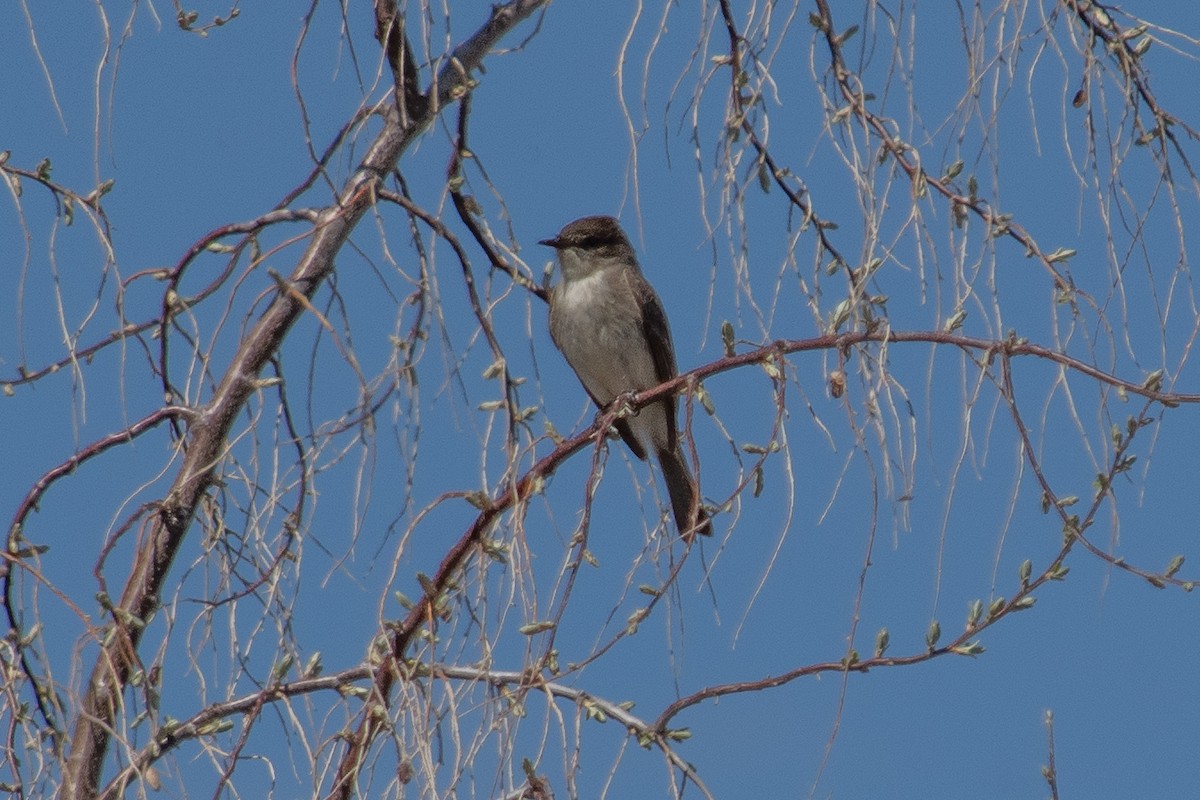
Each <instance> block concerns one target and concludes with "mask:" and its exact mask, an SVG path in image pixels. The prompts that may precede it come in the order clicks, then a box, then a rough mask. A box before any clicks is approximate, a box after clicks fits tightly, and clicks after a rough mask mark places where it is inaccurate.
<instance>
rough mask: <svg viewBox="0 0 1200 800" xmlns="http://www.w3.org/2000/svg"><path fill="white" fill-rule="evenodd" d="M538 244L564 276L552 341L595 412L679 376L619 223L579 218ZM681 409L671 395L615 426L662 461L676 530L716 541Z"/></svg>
mask: <svg viewBox="0 0 1200 800" xmlns="http://www.w3.org/2000/svg"><path fill="white" fill-rule="evenodd" d="M539 244H544V245H547V246H549V247H553V248H554V249H555V251H556V252H557V254H558V266H559V269H560V271H561V272H562V279H561V280H559V282H558V284H557V285H556V286H555V287H554V289H553V290H552V291H551V292H550V337H551V338H552V339H553V340H554V344H555V345H556V346H557V347H558V349H559V350H561V351H562V354H563V356H565V357H566V359H567V363H568V364H569V365H570V366H571V369H573V370H575V374H576V375H578V376H579V380H580V382H581V383H583V388H584V389H586V390H587V393H588V394H589V395H591V398H592V400H593V401H594V402H595V403H596V405H597V406H599V407H600V408H604V407H606V406H607V405H608V404H609V403H611V402H612V401H613V400H615V399H616V398H617V397H619V396H620V395H622V394H626V393H628V392H641V391H644V390H646V389H652V388H654V387H655V386H658V385H659V384H661V383H664V382H665V381H668V380H670V379H671V378H674V377H675V376H676V375H677V374H679V373H678V369H677V368H676V366H675V348H674V347H673V346H672V345H671V329H670V327H669V326H668V324H667V315H666V313H665V312H664V311H663V307H662V302H661V301H660V300H659V299H658V295H656V294H655V293H654V289H653V288H652V287H651V286H650V284H649V283H647V282H646V279H645V278H644V277H643V276H642V270H641V268H640V267H639V266H638V262H637V256H636V255H635V254H634V252H633V246H632V245H630V244H629V239H628V238H627V237H626V236H625V232H624V231H622V230H621V226H620V225H618V224H617V221H616V220H615V219H613V218H612V217H584V218H582V219H577V220H575V221H574V222H572V223H570V224H568V225H567V226H566V227H565V228H563V229H562V230H561V231H559V233H558V235H557V236H555V237H554V238H553V239H543V240H542V241H541V242H540V243H539ZM676 406H677V403H676V399H675V396H674V395H671V396H669V397H664V398H661V399H659V400H656V401H655V402H653V403H651V404H650V405H648V406H646V407H645V408H642V409H641V410H639V411H638V412H637V413H635V414H633V415H630V416H626V417H621V418H619V419H617V420H616V422H615V423H614V425H615V427H616V429H617V432H618V433H619V434H620V435H621V438H622V439H624V440H625V444H627V445H628V446H629V449H630V450H632V451H633V454H634V455H636V456H637V457H638V458H640V459H642V460H645V459H646V455H647V453H648V452H650V451H653V453H654V454H655V456H656V457H657V458H658V463H659V465H660V466H661V467H662V474H663V479H664V480H665V481H666V484H667V494H668V495H669V496H670V498H671V510H672V511H673V512H674V514H675V524H676V525H678V526H679V531H680V533H682V534H683V535H684V538H687V539H690V538H691V537H692V535H693V534H694V533H696V532H699V533H702V534H704V535H706V536H707V535H711V534H712V525H711V523H710V522H709V519H708V514H707V513H705V511H704V509H703V508H702V507H701V505H700V492H699V489H698V487H697V486H696V481H695V479H693V478H692V473H691V470H689V469H688V465H687V461H686V460H684V457H683V450H682V449H681V447H680V441H679V432H678V430H677V429H676V427H675V417H676Z"/></svg>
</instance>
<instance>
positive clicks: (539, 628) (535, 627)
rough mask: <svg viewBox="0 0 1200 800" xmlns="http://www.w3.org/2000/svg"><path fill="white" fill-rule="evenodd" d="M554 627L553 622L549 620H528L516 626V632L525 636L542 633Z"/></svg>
mask: <svg viewBox="0 0 1200 800" xmlns="http://www.w3.org/2000/svg"><path fill="white" fill-rule="evenodd" d="M553 629H554V623H553V622H551V621H550V620H541V621H540V622H530V623H529V624H527V625H522V626H521V627H519V628H517V632H518V633H521V634H523V635H525V636H533V635H534V634H538V633H544V632H546V631H549V630H553Z"/></svg>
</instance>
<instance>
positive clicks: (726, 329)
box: [721, 320, 734, 358]
mask: <svg viewBox="0 0 1200 800" xmlns="http://www.w3.org/2000/svg"><path fill="white" fill-rule="evenodd" d="M733 343H734V331H733V323H731V322H730V321H729V320H725V321H724V322H722V323H721V344H723V345H724V346H725V356H726V358H728V357H731V356H732V355H733Z"/></svg>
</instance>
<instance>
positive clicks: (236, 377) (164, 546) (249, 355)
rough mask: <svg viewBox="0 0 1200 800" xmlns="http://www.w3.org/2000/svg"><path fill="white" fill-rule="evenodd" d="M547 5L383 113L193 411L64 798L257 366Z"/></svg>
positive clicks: (78, 788)
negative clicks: (450, 110) (505, 39)
mask: <svg viewBox="0 0 1200 800" xmlns="http://www.w3.org/2000/svg"><path fill="white" fill-rule="evenodd" d="M545 2H546V0H514V2H511V3H508V4H505V5H501V6H496V7H494V8H493V9H492V12H491V17H490V19H489V20H488V22H487V23H485V24H484V26H483V27H482V28H480V29H479V31H477V32H476V33H475V34H474V35H473V36H472V37H471V38H470V39H468V40H467V41H466V42H464V43H463V44H462V45H460V46H459V47H458V48H456V50H455V51H454V53H453V54H452V55H451V57H450V58H449V59H448V60H447V62H446V63H445V64H444V65H443V67H442V69H441V70H440V71H439V73H438V75H437V76H436V78H435V79H434V83H433V85H432V86H431V87H430V89H429V90H428V92H426V94H425V96H424V97H425V100H426V102H425V103H424V104H422V105H423V111H424V113H423V114H422V115H421V116H420V117H419V118H413V119H410V120H408V121H407V122H405V121H404V120H402V118H401V115H400V113H399V111H398V110H397V109H396V107H395V106H390V107H389V109H388V112H387V118H386V123H385V125H384V127H383V130H381V131H380V133H379V136H378V137H377V138H376V139H375V141H374V142H373V143H372V144H371V147H370V149H369V150H368V152H367V154H366V156H365V157H364V158H363V161H362V163H361V164H360V166H359V167H358V169H356V170H355V171H354V174H353V175H351V176H350V178H349V179H348V180H347V181H346V183H345V185H344V187H343V188H342V190H341V192H340V194H339V196H338V198H337V202H336V203H334V204H333V205H330V206H328V207H327V208H325V209H323V210H321V211H320V212H319V213H318V214H317V219H316V223H315V230H314V232H313V237H312V240H311V242H310V244H309V246H308V249H307V250H306V251H305V252H304V254H303V255H302V256H301V258H300V261H299V263H297V265H296V267H295V269H294V270H293V271H292V273H291V275H290V276H289V283H290V285H291V287H292V289H294V290H295V293H293V292H285V291H280V292H278V293H277V294H276V296H275V298H274V300H273V301H272V302H271V305H270V306H269V307H268V308H267V310H266V311H265V312H264V313H263V315H262V317H260V318H259V320H258V322H257V323H256V324H255V326H254V328H253V330H251V332H250V333H249V334H248V335H247V336H246V338H245V340H244V341H243V342H242V344H241V346H240V348H239V349H238V352H237V354H236V355H235V356H234V358H233V360H232V362H231V363H230V365H229V367H228V368H227V369H226V371H225V373H224V376H223V377H222V379H221V382H220V384H219V385H218V387H217V389H216V391H215V392H214V394H213V397H212V399H211V400H210V401H209V402H208V403H207V404H206V405H205V406H204V407H203V408H201V409H198V410H197V413H196V419H195V422H194V424H193V425H192V426H191V429H190V431H189V435H188V447H187V455H186V456H185V458H184V462H183V465H182V467H181V468H180V470H179V473H178V475H177V476H176V478H175V481H174V484H173V485H172V487H171V489H170V491H169V492H168V493H167V496H166V498H165V499H164V500H163V503H162V507H161V509H160V511H159V513H158V516H157V519H156V521H155V522H154V524H153V525H152V526H151V527H150V530H149V532H148V533H147V537H146V540H145V541H143V542H142V543H141V545H140V546H139V547H138V554H137V556H136V558H135V560H134V563H133V567H132V569H131V570H130V576H129V580H128V582H127V583H126V585H125V591H124V593H123V594H122V596H121V601H120V604H119V606H118V608H117V609H116V611H115V613H114V624H115V632H114V635H113V636H112V637H111V638H110V639H109V641H108V642H107V643H106V644H105V645H104V647H103V648H102V649H101V651H100V654H99V655H98V656H97V658H96V663H95V666H94V667H93V669H92V674H91V677H90V679H89V680H88V684H87V690H86V693H85V695H84V698H83V701H82V704H81V707H80V709H79V712H78V717H77V718H76V721H75V728H74V732H73V735H72V738H71V745H70V750H69V753H68V757H67V764H66V768H65V770H64V775H63V787H62V794H61V797H64V798H92V797H94V796H95V795H96V792H97V789H98V786H99V781H100V773H101V767H102V765H103V762H104V755H105V752H106V750H107V748H108V743H109V739H110V738H111V736H112V731H113V721H114V719H115V718H116V713H117V709H118V708H119V707H120V705H121V702H122V699H121V696H122V693H123V690H124V688H125V685H126V682H127V680H128V678H129V675H130V673H131V671H132V669H133V667H134V665H135V664H136V663H137V649H138V645H139V642H140V640H141V635H142V630H143V626H142V625H128V624H125V622H123V620H126V619H129V618H130V616H132V617H133V618H135V619H137V620H140V621H143V622H144V621H147V620H148V619H149V618H150V617H151V616H152V615H153V614H154V613H155V611H156V610H157V608H158V605H159V593H160V590H161V589H162V586H163V583H164V581H165V579H166V576H167V574H168V572H169V570H170V567H171V563H172V561H173V560H174V558H175V555H176V553H177V552H178V551H179V548H180V546H181V545H182V543H183V540H184V536H185V535H186V533H187V531H188V529H189V528H190V526H191V522H192V518H193V516H194V515H195V511H196V507H197V504H198V503H199V502H200V500H201V498H202V497H203V496H204V494H205V492H206V491H207V490H208V488H209V486H210V485H211V484H212V483H213V480H214V477H215V473H216V470H217V468H218V466H219V465H220V464H221V462H222V460H223V458H224V455H225V448H226V447H227V440H228V435H229V432H230V430H231V428H232V426H233V421H234V419H235V418H236V417H237V415H238V414H239V413H240V412H241V410H242V409H243V407H244V406H245V404H246V402H247V401H248V399H249V398H250V397H251V395H252V394H253V393H254V392H255V391H256V389H257V387H258V385H259V384H258V375H259V373H260V371H261V370H262V368H263V366H264V365H266V364H267V362H268V361H269V360H270V359H271V357H272V356H274V355H275V354H276V353H277V352H278V350H279V348H280V346H281V344H282V343H283V340H284V338H285V337H286V335H287V332H288V330H289V329H290V328H291V326H292V325H293V324H294V323H295V322H296V320H297V319H298V318H299V317H300V316H301V315H302V314H303V313H304V310H305V303H304V302H303V301H304V300H305V299H307V298H310V297H312V296H313V294H314V293H315V292H316V291H317V289H318V287H320V285H321V284H322V282H324V281H325V280H326V279H327V278H328V277H329V275H330V273H331V272H332V271H333V265H334V260H335V257H336V256H337V254H338V253H339V252H340V250H341V248H342V245H343V244H345V242H346V240H347V239H348V238H349V236H350V233H351V232H352V231H353V230H354V228H355V226H356V225H357V224H358V222H359V220H361V219H362V216H363V214H364V213H365V212H366V211H367V209H368V208H370V206H371V204H372V203H373V202H374V198H375V191H374V189H375V186H376V185H377V183H378V182H379V181H380V180H381V179H382V178H383V176H385V175H387V174H388V173H389V172H391V171H392V170H393V169H394V168H395V166H396V163H397V162H398V160H399V158H400V155H401V153H403V152H404V151H405V149H406V148H407V147H408V146H409V145H410V144H411V143H412V142H413V141H414V140H415V139H416V137H417V136H419V135H420V134H421V132H422V131H423V130H424V129H425V128H426V127H427V126H428V125H429V124H430V123H431V122H432V121H433V119H434V117H435V116H436V114H437V113H438V111H439V110H440V109H441V108H442V107H444V106H445V105H447V104H448V103H450V102H452V101H453V100H454V99H455V98H456V97H459V96H461V94H462V93H463V92H465V91H466V90H467V79H468V76H469V75H470V73H471V71H472V70H473V69H474V68H476V67H477V66H478V65H479V63H480V62H481V61H482V59H483V57H484V55H485V54H486V53H487V52H488V51H489V50H490V49H491V48H492V46H493V45H494V44H495V43H496V41H497V40H498V39H500V38H501V37H502V36H503V35H504V34H506V33H507V32H508V31H509V30H511V29H512V28H513V27H514V26H515V25H516V24H517V23H519V22H520V21H521V20H522V19H524V18H525V17H527V16H528V15H529V14H531V13H533V11H535V10H536V9H537V8H538V7H539V6H541V5H543V4H544V3H545ZM409 111H412V109H411V108H410V109H409Z"/></svg>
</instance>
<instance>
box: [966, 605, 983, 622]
mask: <svg viewBox="0 0 1200 800" xmlns="http://www.w3.org/2000/svg"><path fill="white" fill-rule="evenodd" d="M982 616H983V601H982V600H979V599H975V600H972V601H971V605H970V606H968V607H967V628H968V629H973V628H974V627H975V626H976V625H978V624H979V618H980V617H982Z"/></svg>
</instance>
